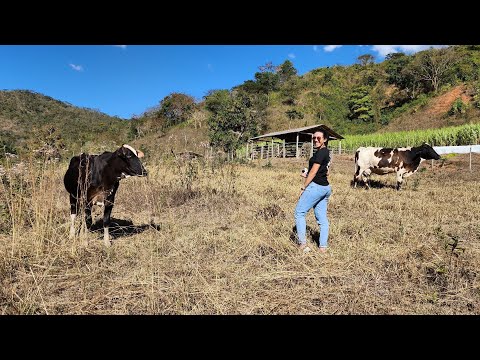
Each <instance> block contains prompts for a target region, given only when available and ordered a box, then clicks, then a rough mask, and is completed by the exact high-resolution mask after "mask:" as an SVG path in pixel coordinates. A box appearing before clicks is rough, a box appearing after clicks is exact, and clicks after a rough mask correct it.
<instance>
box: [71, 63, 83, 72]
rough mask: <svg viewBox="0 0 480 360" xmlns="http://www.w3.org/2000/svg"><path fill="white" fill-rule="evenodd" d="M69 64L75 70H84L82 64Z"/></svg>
mask: <svg viewBox="0 0 480 360" xmlns="http://www.w3.org/2000/svg"><path fill="white" fill-rule="evenodd" d="M68 65H70V67H71V68H72V69H73V70H75V71H83V66H82V65H75V64H68Z"/></svg>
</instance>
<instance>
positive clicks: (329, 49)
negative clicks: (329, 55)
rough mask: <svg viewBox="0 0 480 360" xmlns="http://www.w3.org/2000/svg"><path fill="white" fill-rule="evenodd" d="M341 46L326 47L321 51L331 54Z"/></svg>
mask: <svg viewBox="0 0 480 360" xmlns="http://www.w3.org/2000/svg"><path fill="white" fill-rule="evenodd" d="M342 46H343V45H327V46H324V47H323V50H325V51H326V52H332V51H333V50H335V49H338V48H340V47H342Z"/></svg>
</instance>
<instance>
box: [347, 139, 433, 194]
mask: <svg viewBox="0 0 480 360" xmlns="http://www.w3.org/2000/svg"><path fill="white" fill-rule="evenodd" d="M430 159H434V160H438V159H440V155H438V154H437V152H436V151H435V150H434V149H433V148H432V147H431V146H430V145H428V144H423V145H421V146H417V147H405V148H395V149H392V148H380V147H360V148H358V149H357V151H356V152H355V175H354V176H353V186H354V187H357V182H359V181H363V182H364V183H365V186H366V187H367V189H368V188H369V187H370V185H369V183H368V177H369V176H370V174H371V173H372V172H373V173H375V174H378V175H385V174H388V173H391V172H396V173H397V190H400V186H401V185H402V182H403V179H404V178H406V177H408V176H410V175H412V174H414V173H415V172H416V171H417V170H418V166H419V165H420V164H421V162H422V161H423V160H430Z"/></svg>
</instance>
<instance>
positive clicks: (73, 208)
mask: <svg viewBox="0 0 480 360" xmlns="http://www.w3.org/2000/svg"><path fill="white" fill-rule="evenodd" d="M77 214H78V201H77V199H76V198H75V197H74V196H73V195H72V194H70V234H69V237H70V239H73V238H74V237H75V218H76V217H77Z"/></svg>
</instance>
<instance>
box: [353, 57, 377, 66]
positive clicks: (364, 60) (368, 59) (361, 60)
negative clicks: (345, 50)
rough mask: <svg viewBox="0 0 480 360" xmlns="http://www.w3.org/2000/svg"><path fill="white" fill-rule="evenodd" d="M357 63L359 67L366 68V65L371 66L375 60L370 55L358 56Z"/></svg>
mask: <svg viewBox="0 0 480 360" xmlns="http://www.w3.org/2000/svg"><path fill="white" fill-rule="evenodd" d="M357 61H358V63H359V64H360V65H362V66H366V65H370V64H373V63H374V61H375V58H374V57H373V55H371V54H364V55H360V56H359V57H358V58H357Z"/></svg>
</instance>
